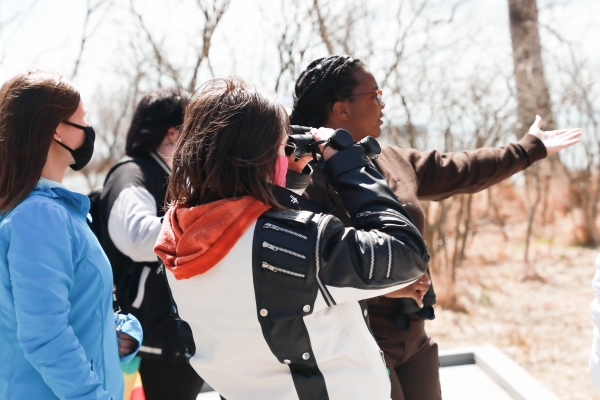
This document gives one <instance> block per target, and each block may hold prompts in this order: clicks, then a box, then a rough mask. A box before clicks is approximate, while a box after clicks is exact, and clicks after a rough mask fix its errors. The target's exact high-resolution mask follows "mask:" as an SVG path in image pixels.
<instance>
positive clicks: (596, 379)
mask: <svg viewBox="0 0 600 400" xmlns="http://www.w3.org/2000/svg"><path fill="white" fill-rule="evenodd" d="M592 288H593V289H594V295H595V298H594V300H592V305H591V307H590V308H591V312H592V319H593V320H594V339H593V341H592V350H591V352H590V374H591V375H592V383H593V384H594V389H596V391H597V392H600V254H598V257H596V274H595V275H594V279H593V280H592Z"/></svg>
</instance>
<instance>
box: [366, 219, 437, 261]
mask: <svg viewBox="0 0 600 400" xmlns="http://www.w3.org/2000/svg"><path fill="white" fill-rule="evenodd" d="M379 214H389V215H393V216H394V217H397V218H400V219H401V220H402V222H404V223H405V225H404V226H408V227H409V228H410V229H411V230H412V231H414V232H415V233H416V234H417V235H418V236H419V239H421V244H422V245H423V249H424V250H425V252H424V253H425V254H423V260H425V261H427V262H429V260H430V259H431V256H430V255H429V249H428V248H427V244H426V243H425V240H424V239H423V236H422V235H421V232H419V230H418V229H417V227H416V226H415V225H414V224H413V223H412V222H410V220H409V219H408V218H406V217H405V216H404V215H402V214H400V213H399V212H397V211H363V212H360V213H358V214H356V217H357V218H362V217H368V216H369V215H379Z"/></svg>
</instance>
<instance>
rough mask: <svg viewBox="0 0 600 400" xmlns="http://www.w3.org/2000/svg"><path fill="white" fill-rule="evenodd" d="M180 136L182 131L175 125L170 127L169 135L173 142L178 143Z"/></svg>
mask: <svg viewBox="0 0 600 400" xmlns="http://www.w3.org/2000/svg"><path fill="white" fill-rule="evenodd" d="M179 136H181V131H180V130H179V129H177V128H175V127H174V126H172V127H170V128H169V129H168V130H167V137H168V138H169V141H170V142H171V143H177V141H178V140H179Z"/></svg>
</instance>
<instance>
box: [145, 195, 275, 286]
mask: <svg viewBox="0 0 600 400" xmlns="http://www.w3.org/2000/svg"><path fill="white" fill-rule="evenodd" d="M269 208H270V206H268V205H266V204H264V203H263V202H261V201H259V200H257V199H255V198H254V197H251V196H244V197H242V198H240V199H237V200H229V199H224V200H218V201H214V202H211V203H208V204H203V205H201V206H196V207H187V206H185V205H177V206H175V207H173V208H171V209H170V210H169V211H167V214H166V215H165V219H164V222H163V226H162V229H161V231H160V234H159V236H158V240H157V242H156V245H155V246H154V252H155V253H156V254H157V255H158V256H159V257H160V258H161V260H163V262H164V264H165V266H166V267H167V268H168V269H169V270H170V271H171V272H173V275H175V278H176V279H178V280H180V279H188V278H191V277H193V276H196V275H200V274H203V273H205V272H206V271H208V270H209V269H211V268H212V267H214V266H215V265H216V264H217V263H218V262H219V261H221V260H222V259H223V257H225V256H226V255H227V253H229V251H230V250H231V249H232V248H233V246H234V245H235V244H236V243H237V241H238V240H239V239H240V238H241V237H242V235H243V234H244V233H245V232H246V231H247V230H248V228H249V227H250V226H251V225H252V224H253V223H254V221H256V220H257V219H258V217H259V216H260V215H261V214H263V213H264V212H265V211H267V210H268V209H269Z"/></svg>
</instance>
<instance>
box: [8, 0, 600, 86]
mask: <svg viewBox="0 0 600 400" xmlns="http://www.w3.org/2000/svg"><path fill="white" fill-rule="evenodd" d="M337 1H343V0H337ZM374 1H379V2H380V3H382V4H383V9H384V10H385V4H386V3H385V2H381V1H380V0H374ZM116 3H117V4H121V5H122V7H121V8H119V7H117V8H116V9H115V10H114V11H113V12H112V13H111V14H110V15H106V16H104V17H103V20H102V23H101V25H100V26H99V28H98V29H97V30H96V31H95V32H94V34H93V35H92V37H91V38H90V39H89V41H88V42H87V43H86V51H85V53H84V55H83V59H82V62H81V68H80V71H79V73H78V76H77V78H76V83H77V84H78V85H79V87H80V88H81V90H82V92H83V93H84V97H85V96H86V95H87V96H91V94H92V93H93V92H94V91H95V89H96V88H97V86H99V85H102V84H110V83H113V82H115V81H118V78H119V76H118V75H119V74H118V73H117V72H116V70H117V69H118V67H119V66H120V59H119V56H120V55H121V54H122V48H123V47H124V46H126V42H125V41H124V39H123V38H124V37H125V36H126V34H127V32H129V31H130V30H131V29H135V27H134V26H132V21H131V19H130V18H129V17H128V16H127V15H126V10H125V9H124V8H123V7H125V5H127V4H128V1H125V0H119V1H117V2H116ZM29 4H33V5H32V6H30V7H27V6H28V5H29ZM189 4H191V3H190V2H188V1H183V0H169V1H166V0H145V1H143V2H139V1H138V2H136V8H137V9H138V10H140V11H141V12H142V13H143V15H144V19H145V20H146V21H147V23H148V25H149V26H151V29H152V30H153V31H154V32H155V33H156V35H157V37H160V36H162V35H165V36H168V39H169V43H170V46H169V50H170V52H171V54H173V55H174V56H175V57H176V58H179V57H181V59H185V58H186V56H189V54H185V51H184V52H178V47H180V46H178V44H184V46H181V47H182V49H183V48H189V46H187V45H188V44H189V43H190V42H191V39H190V38H192V37H194V35H195V33H196V32H197V31H198V29H197V26H198V21H199V20H200V15H199V14H198V13H197V12H194V11H195V10H193V9H191V8H190V7H189ZM278 4H279V2H278V1H277V0H232V2H231V6H230V9H229V10H228V11H227V13H226V14H225V17H224V19H223V21H222V23H221V25H220V26H219V27H218V28H217V31H216V32H215V39H214V41H215V46H214V47H213V48H212V50H211V60H212V64H213V68H214V69H215V71H216V73H230V72H235V73H238V74H241V75H242V76H245V77H247V78H249V79H252V80H257V81H259V82H260V83H263V84H266V85H269V84H273V82H274V77H273V76H269V74H271V75H272V74H273V73H272V72H270V71H271V70H272V69H273V68H275V67H273V66H272V65H271V64H274V63H275V62H276V61H277V53H276V48H275V44H274V43H273V40H271V39H270V38H269V29H268V25H269V24H268V23H266V21H265V18H269V19H271V20H275V19H276V18H277V12H278ZM552 5H553V6H554V7H553V8H551V9H550V10H549V11H548V10H547V8H548V7H549V6H552ZM539 7H540V10H541V11H540V16H541V19H542V22H544V19H545V20H551V22H550V24H551V26H552V27H553V28H554V29H556V30H557V31H559V32H560V33H561V35H564V36H565V37H568V38H570V39H571V40H573V41H576V42H580V43H583V49H584V52H585V53H589V54H590V57H595V58H597V57H598V56H599V54H600V45H598V43H599V42H600V40H599V39H600V1H598V0H563V1H542V0H540V1H539ZM24 8H25V9H26V10H27V11H26V12H24V13H22V14H21V16H20V17H19V21H18V23H16V24H12V25H9V26H8V27H7V28H5V29H4V30H3V31H2V32H0V51H1V53H0V54H1V55H2V63H1V64H0V80H1V81H5V80H6V79H8V78H9V77H10V76H12V75H14V74H16V73H18V72H19V71H22V70H23V69H26V68H30V67H32V66H40V67H45V68H50V69H52V70H55V71H58V72H61V73H64V74H66V75H69V74H70V73H71V71H72V69H73V62H74V60H75V58H76V56H77V54H78V50H79V44H80V40H81V33H82V28H83V21H84V17H85V12H86V1H85V0H37V1H32V0H1V1H0V21H2V20H5V18H7V17H9V16H11V15H13V14H14V13H15V12H18V11H22V10H23V9H24ZM447 11H448V10H447V9H444V8H443V7H440V12H441V13H443V12H447ZM457 20H460V21H461V22H460V24H455V25H453V26H452V30H451V31H450V32H445V33H440V35H444V36H445V37H444V38H443V39H447V38H448V36H449V37H452V35H456V37H461V38H463V37H464V35H468V34H469V32H476V35H475V36H474V37H473V38H472V40H473V41H477V40H478V37H481V38H482V39H483V41H482V42H481V43H480V45H481V48H482V51H481V53H479V54H473V55H472V56H473V57H491V58H495V57H505V56H506V55H507V54H509V53H510V50H511V49H510V37H509V31H508V11H507V1H506V0H471V1H470V2H468V3H467V4H465V5H464V6H462V7H461V8H460V9H459V16H458V17H457ZM97 23H98V20H97V19H96V18H92V20H91V25H93V26H94V25H96V24H97ZM373 29H374V30H377V29H378V27H377V26H373ZM381 40H382V41H385V40H391V38H387V37H386V32H381ZM232 55H235V56H232ZM269 60H272V62H269ZM203 73H204V78H208V77H209V76H210V75H209V74H208V71H203Z"/></svg>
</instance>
